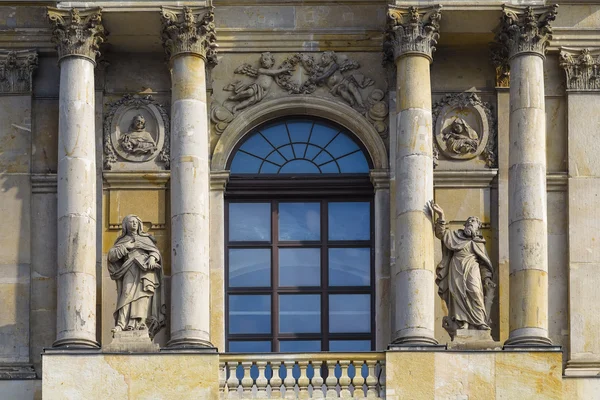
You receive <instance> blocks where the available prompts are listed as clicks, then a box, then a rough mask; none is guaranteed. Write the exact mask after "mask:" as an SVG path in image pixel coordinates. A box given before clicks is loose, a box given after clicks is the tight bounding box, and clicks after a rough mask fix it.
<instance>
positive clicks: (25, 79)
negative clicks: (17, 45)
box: [0, 50, 38, 93]
mask: <svg viewBox="0 0 600 400" xmlns="http://www.w3.org/2000/svg"><path fill="white" fill-rule="evenodd" d="M37 65H38V55H37V52H36V51H32V50H18V51H15V50H11V51H0V93H25V92H31V89H32V85H31V81H32V79H31V78H32V75H33V71H34V70H35V69H36V68H37Z"/></svg>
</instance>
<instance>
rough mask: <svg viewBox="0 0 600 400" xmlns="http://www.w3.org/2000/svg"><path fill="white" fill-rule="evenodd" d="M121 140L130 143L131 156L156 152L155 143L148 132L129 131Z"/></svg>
mask: <svg viewBox="0 0 600 400" xmlns="http://www.w3.org/2000/svg"><path fill="white" fill-rule="evenodd" d="M123 140H127V141H129V142H131V144H132V146H133V147H132V149H131V152H132V153H133V154H143V153H149V152H152V151H154V150H156V143H155V142H154V139H153V138H152V135H151V134H150V132H147V131H145V130H143V131H131V132H128V133H127V134H126V135H124V136H123Z"/></svg>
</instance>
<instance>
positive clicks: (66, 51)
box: [48, 9, 104, 348]
mask: <svg viewBox="0 0 600 400" xmlns="http://www.w3.org/2000/svg"><path fill="white" fill-rule="evenodd" d="M48 16H49V18H50V21H51V22H52V23H53V25H54V31H53V34H54V37H53V38H54V41H55V42H56V43H57V45H58V53H59V64H60V92H59V119H58V172H57V195H58V196H57V197H58V198H57V218H58V221H57V225H58V229H57V247H58V251H57V261H58V270H57V278H56V279H57V310H56V311H57V323H56V341H55V342H54V346H55V347H75V348H76V347H98V343H97V341H96V146H95V143H96V140H95V135H96V130H95V124H94V120H95V116H94V112H95V105H94V67H95V62H94V60H95V57H96V54H97V48H98V45H99V44H100V43H101V42H102V41H103V33H104V30H103V28H102V25H101V20H100V11H99V10H97V9H96V10H83V11H78V10H75V9H73V10H71V11H65V10H57V9H49V10H48Z"/></svg>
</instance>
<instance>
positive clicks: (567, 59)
mask: <svg viewBox="0 0 600 400" xmlns="http://www.w3.org/2000/svg"><path fill="white" fill-rule="evenodd" d="M560 64H561V66H562V67H563V68H564V69H565V72H566V75H567V79H566V85H567V113H568V116H569V120H568V125H567V127H568V154H569V157H568V160H569V189H568V191H569V219H568V221H569V328H570V332H569V361H568V362H567V368H566V369H565V375H568V376H598V375H600V340H598V332H600V315H599V314H598V307H597V305H598V304H599V303H600V291H599V290H598V287H599V286H600V274H599V273H598V271H599V270H600V243H599V241H598V239H597V238H598V223H597V221H598V210H600V162H599V161H598V142H597V140H598V139H597V138H598V126H599V125H600V115H599V113H598V110H599V109H600V81H599V80H598V79H597V77H598V73H599V72H600V49H599V48H596V49H583V50H579V49H568V48H562V49H561V53H560Z"/></svg>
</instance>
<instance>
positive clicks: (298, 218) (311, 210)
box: [279, 203, 321, 240]
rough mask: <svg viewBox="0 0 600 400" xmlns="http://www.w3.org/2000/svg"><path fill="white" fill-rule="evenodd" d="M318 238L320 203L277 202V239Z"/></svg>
mask: <svg viewBox="0 0 600 400" xmlns="http://www.w3.org/2000/svg"><path fill="white" fill-rule="evenodd" d="M320 238H321V204H320V203H279V240H319V239H320Z"/></svg>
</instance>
